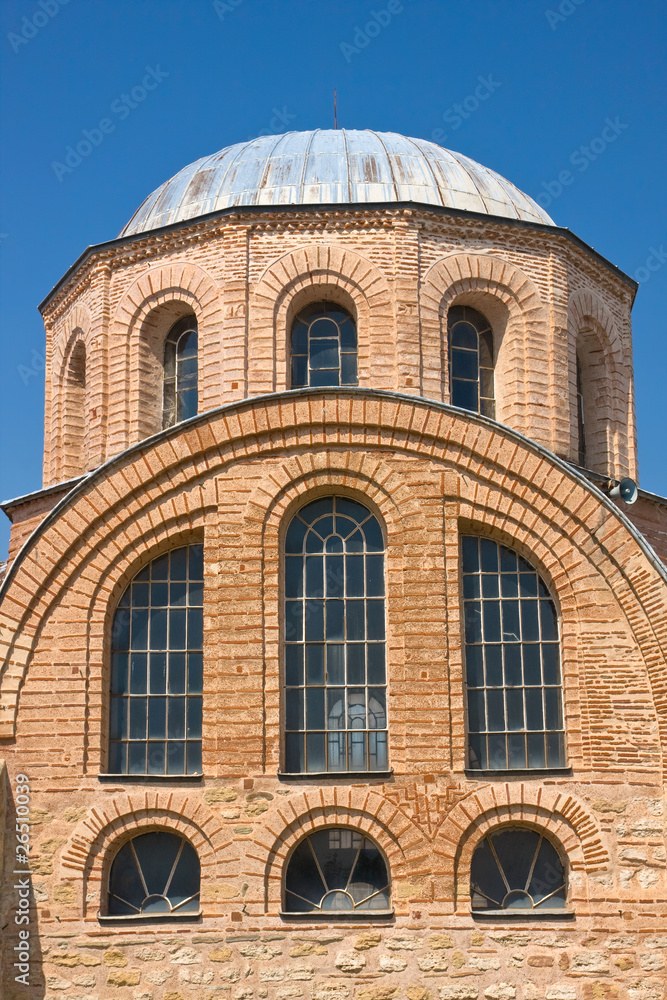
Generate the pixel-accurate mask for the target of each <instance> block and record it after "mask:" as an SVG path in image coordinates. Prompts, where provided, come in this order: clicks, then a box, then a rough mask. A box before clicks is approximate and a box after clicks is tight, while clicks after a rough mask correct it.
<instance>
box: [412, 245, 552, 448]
mask: <svg viewBox="0 0 667 1000" xmlns="http://www.w3.org/2000/svg"><path fill="white" fill-rule="evenodd" d="M455 303H461V304H464V305H471V306H473V307H474V308H476V309H478V310H479V311H480V312H483V313H484V314H485V315H486V317H487V319H488V320H489V322H490V323H491V325H492V326H493V328H494V352H495V354H496V359H495V361H496V364H495V372H496V415H497V419H498V420H500V421H501V422H502V423H506V424H508V425H509V426H510V427H513V428H514V429H515V430H518V431H521V432H523V433H525V432H526V431H527V430H528V428H530V427H532V428H534V427H535V426H536V423H535V417H536V409H535V403H534V401H533V402H532V403H531V404H530V412H528V409H527V407H528V397H529V390H530V393H532V398H533V400H534V399H535V398H537V397H538V394H539V396H541V397H543V398H544V403H543V404H542V406H543V407H544V412H545V416H547V418H548V419H549V421H550V422H551V413H552V402H553V401H552V400H551V398H550V383H549V371H550V368H551V364H552V362H551V360H550V349H551V346H552V345H551V336H550V330H549V317H548V311H547V309H546V306H545V304H544V302H543V301H542V299H541V298H540V295H539V293H538V291H537V288H536V287H535V285H534V284H533V282H532V281H531V280H530V278H528V277H527V275H525V274H524V273H523V272H522V271H520V270H519V268H517V267H516V266H515V265H513V264H510V263H509V261H507V260H503V259H502V258H501V257H496V256H491V255H490V254H481V253H453V254H451V255H450V256H448V257H444V258H442V259H441V260H438V261H436V262H435V264H433V265H432V266H431V267H430V268H429V270H428V271H427V272H426V274H425V275H424V279H423V282H422V285H421V291H420V309H421V326H422V343H423V348H422V350H423V368H424V390H423V391H424V394H425V395H426V396H429V397H433V398H435V399H442V400H443V401H445V402H448V401H449V358H448V351H447V313H448V311H449V308H450V306H452V305H453V304H455ZM521 372H523V373H525V374H526V375H527V376H528V377H529V378H530V387H529V386H528V384H527V383H526V381H525V380H522V379H520V378H517V373H521ZM542 443H543V444H545V445H547V446H549V445H550V444H551V442H550V441H544V442H542Z"/></svg>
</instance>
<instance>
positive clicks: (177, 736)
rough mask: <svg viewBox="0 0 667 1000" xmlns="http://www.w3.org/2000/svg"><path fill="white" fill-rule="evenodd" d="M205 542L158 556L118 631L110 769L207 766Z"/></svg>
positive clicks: (123, 609)
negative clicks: (203, 751)
mask: <svg viewBox="0 0 667 1000" xmlns="http://www.w3.org/2000/svg"><path fill="white" fill-rule="evenodd" d="M203 579H204V576H203V547H202V546H201V545H188V546H186V547H185V548H180V549H173V550H172V551H171V552H167V553H166V554H165V555H163V556H159V557H158V558H157V559H153V561H152V562H151V563H149V564H148V566H145V567H144V569H142V570H141V572H140V573H137V575H136V576H135V578H134V580H133V581H132V583H131V584H130V586H129V587H128V588H127V590H126V591H125V593H124V594H123V596H122V597H121V599H120V601H119V603H118V608H117V610H116V613H115V615H114V620H113V630H112V636H111V649H112V653H111V718H110V727H109V737H110V741H109V773H110V774H199V773H201V727H202V671H203V664H202V630H203V606H202V604H203V600H202V597H203Z"/></svg>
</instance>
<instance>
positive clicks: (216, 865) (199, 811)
mask: <svg viewBox="0 0 667 1000" xmlns="http://www.w3.org/2000/svg"><path fill="white" fill-rule="evenodd" d="M191 801H192V804H190V803H191ZM160 829H161V830H166V831H168V832H173V833H178V834H181V835H182V836H184V837H185V838H186V839H187V840H188V841H189V842H190V843H191V844H192V846H193V847H194V849H195V850H196V852H197V855H198V857H199V863H200V865H201V871H202V902H203V903H205V902H206V898H205V890H206V885H207V881H208V884H209V886H210V885H211V882H212V881H215V880H217V879H220V878H222V877H223V875H224V863H225V857H224V855H225V853H226V852H227V850H228V848H229V846H230V844H231V842H232V841H231V839H230V838H228V837H226V836H225V835H224V834H223V831H222V830H221V828H220V823H219V821H218V820H217V819H216V817H215V816H214V814H213V812H212V811H211V810H210V809H208V808H207V807H206V806H205V805H204V804H203V803H202V802H201V801H197V800H196V799H192V797H191V796H188V794H187V792H174V790H173V789H168V790H164V791H156V790H155V789H151V790H150V791H146V792H142V791H131V792H126V793H122V794H118V795H116V796H114V797H113V798H111V799H109V800H108V801H107V802H106V803H105V808H102V807H101V806H99V805H96V806H94V807H92V808H91V809H89V810H88V813H87V815H86V816H85V817H84V818H83V819H82V820H80V821H79V823H77V825H76V827H75V828H74V830H73V831H72V833H71V835H70V837H69V840H68V841H67V844H66V845H65V847H64V849H63V852H62V855H61V859H60V867H61V873H62V875H63V877H64V878H70V879H71V878H72V875H71V874H70V873H71V872H76V873H80V876H79V878H77V880H76V881H77V882H78V884H79V891H80V892H81V896H82V898H81V900H80V905H81V912H82V913H83V916H84V917H85V916H86V913H87V908H88V905H89V904H88V903H87V899H86V897H87V894H88V892H89V891H91V887H93V886H94V887H95V889H96V890H97V891H96V893H95V895H96V897H97V899H98V900H99V898H100V894H102V895H104V893H105V889H104V880H105V876H106V875H107V874H108V871H109V866H110V864H111V861H112V860H113V857H114V856H115V854H116V851H117V850H118V849H119V848H120V847H121V846H122V844H123V843H125V842H126V841H127V840H130V839H131V837H133V836H136V835H138V834H141V833H148V832H150V831H152V830H160ZM93 905H94V908H95V910H96V909H97V904H93Z"/></svg>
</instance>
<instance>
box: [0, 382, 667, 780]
mask: <svg viewBox="0 0 667 1000" xmlns="http://www.w3.org/2000/svg"><path fill="white" fill-rule="evenodd" d="M327 450H329V451H331V452H338V453H341V454H342V455H343V456H349V458H348V459H346V460H347V461H352V456H353V455H356V454H371V453H377V454H378V455H384V456H386V455H387V454H391V455H392V460H391V463H390V464H391V466H392V468H399V469H401V463H403V462H406V463H407V462H410V463H413V462H414V463H415V464H414V466H412V467H413V468H414V469H415V473H416V477H417V478H416V480H414V481H413V485H412V487H411V488H413V489H415V490H417V491H420V490H421V489H422V484H424V486H423V488H424V489H425V490H426V494H425V495H426V497H428V498H429V499H428V503H429V506H430V507H431V509H432V510H435V511H437V510H438V508H439V509H440V510H442V498H443V491H445V486H444V482H445V479H446V476H447V473H448V472H450V471H451V470H452V469H454V470H456V472H457V473H458V475H459V476H461V477H464V476H467V477H468V478H469V479H471V480H472V482H473V485H472V487H471V488H473V489H475V488H477V487H475V485H474V484H475V483H479V484H480V486H479V488H480V489H490V488H491V487H493V488H494V489H500V490H501V494H500V496H499V498H498V499H497V503H496V513H497V515H498V516H502V515H503V512H504V511H505V510H506V509H509V508H511V507H512V504H514V503H517V502H519V498H520V500H521V503H522V505H523V513H522V515H521V518H520V523H521V524H522V525H523V526H524V527H526V528H529V529H530V530H531V531H538V530H539V531H541V532H542V533H543V536H544V541H545V544H552V545H553V547H554V549H555V550H556V551H557V552H558V553H559V555H560V556H561V558H562V560H563V567H564V569H563V571H564V572H565V571H567V572H570V573H572V574H573V575H574V576H575V577H576V576H577V575H580V570H579V567H580V566H581V565H582V564H585V563H589V564H590V565H591V566H592V567H594V568H595V570H596V571H597V572H598V573H599V578H600V580H601V581H603V583H601V585H600V586H601V588H605V589H604V594H605V599H609V595H610V594H611V595H613V598H614V601H615V602H616V604H615V605H614V607H615V609H616V619H615V620H618V621H620V622H621V626H622V627H623V628H625V622H627V623H628V629H629V631H628V636H629V637H631V638H628V644H629V646H630V648H631V650H632V662H634V664H635V665H636V668H637V669H641V660H642V659H643V662H644V663H645V664H646V668H647V670H648V680H649V683H650V685H651V692H652V696H653V701H654V704H655V706H656V710H657V712H658V719H659V726H660V734H661V739H662V741H663V751H664V750H667V673H666V670H665V661H666V657H665V654H664V649H665V646H667V620H666V619H665V612H664V609H665V606H666V604H665V599H664V594H665V589H664V588H665V577H664V569H663V568H662V567H661V566H660V565H659V564H658V562H657V560H655V559H654V558H652V556H651V554H650V551H649V550H648V549H647V548H646V546H645V543H643V541H642V539H641V537H640V536H638V534H637V533H636V531H635V530H634V529H633V528H632V526H631V525H630V523H629V521H628V520H627V518H625V516H624V515H623V514H622V512H620V511H618V510H617V509H616V508H615V506H614V505H613V503H612V502H611V501H609V500H608V499H607V498H605V497H604V496H603V495H602V494H600V493H599V491H597V490H596V489H595V487H594V486H591V485H590V484H588V483H587V482H586V481H585V480H584V479H583V477H581V476H580V475H579V474H578V473H576V472H575V471H574V470H572V469H571V467H569V466H567V465H566V464H565V463H562V462H559V460H558V459H556V458H555V457H553V456H551V455H549V454H548V453H546V452H544V451H542V450H541V449H540V448H539V447H538V446H536V445H534V444H532V443H530V442H528V441H526V440H523V439H521V438H519V437H517V436H516V435H514V434H513V433H512V432H511V431H510V430H507V429H504V428H502V427H500V426H498V425H496V424H492V423H489V422H486V421H485V420H483V419H482V418H479V417H475V416H474V415H465V416H463V415H461V414H460V413H458V412H456V411H453V410H451V409H450V408H448V407H446V406H442V405H438V404H429V403H427V402H425V401H421V400H408V399H407V398H405V397H400V396H394V395H392V394H388V393H375V392H374V393H370V392H364V391H361V390H357V391H353V392H344V391H339V392H334V393H328V392H305V393H304V392H298V393H295V394H280V395H277V396H273V397H268V398H265V399H262V400H255V401H252V400H250V401H245V402H243V403H235V404H230V405H229V406H227V407H222V408H220V409H219V410H215V411H211V412H209V413H206V414H202V415H201V416H200V417H198V418H195V419H193V420H192V421H189V422H187V423H186V424H185V425H183V426H180V427H177V428H174V429H173V430H171V431H169V432H167V433H165V434H163V435H161V436H160V437H159V438H158V439H156V440H153V441H150V442H146V443H142V444H140V445H137V446H136V447H135V448H133V449H130V450H129V451H128V452H126V453H124V454H122V455H120V456H118V457H117V458H116V459H113V460H111V461H110V462H109V463H108V464H107V466H104V467H102V468H101V469H100V470H98V471H96V472H95V473H94V474H92V475H91V476H89V477H88V478H87V479H86V480H84V481H83V482H82V483H81V484H80V486H79V487H78V488H77V489H76V490H75V491H73V492H72V494H70V496H69V498H66V499H65V500H64V501H62V502H61V504H59V505H58V507H57V508H56V509H55V511H54V512H53V513H52V514H51V515H49V517H47V518H46V520H45V521H44V523H43V525H42V527H41V528H40V529H39V530H38V531H37V532H36V533H35V534H33V536H32V538H31V539H30V540H29V541H28V542H27V543H26V545H25V546H24V548H23V550H22V552H21V553H20V554H19V556H18V557H17V558H16V560H15V561H14V564H13V565H12V567H11V568H10V570H9V572H8V574H7V576H6V578H5V581H4V583H3V585H2V590H1V591H0V593H1V594H2V620H1V621H0V648H1V649H2V653H3V661H4V662H3V677H2V699H1V701H0V713H1V714H0V720H3V721H2V722H0V734H2V735H3V736H8V737H12V736H13V735H14V732H15V724H16V712H17V706H18V697H19V691H20V689H21V686H22V684H23V679H24V677H25V672H26V667H27V664H28V662H29V661H33V660H35V661H36V663H37V664H38V669H42V670H43V669H52V668H53V663H52V660H51V659H50V657H52V656H53V655H54V654H53V653H52V652H50V650H52V649H55V648H57V639H56V638H55V636H57V635H58V634H60V635H62V634H63V629H66V634H67V635H68V638H70V637H72V639H71V646H70V649H77V648H78V647H76V645H75V643H74V641H73V637H74V636H76V637H79V636H83V637H84V641H83V642H82V644H81V649H82V650H84V652H70V653H69V654H68V657H70V658H71V659H72V662H74V663H75V664H77V663H82V664H83V666H84V667H85V668H86V669H87V670H89V673H88V675H87V676H88V679H89V680H88V685H89V686H90V684H91V683H93V682H99V676H100V674H99V670H100V669H101V668H100V662H101V658H102V652H101V651H102V639H101V637H100V636H101V631H102V625H101V624H100V622H99V620H96V621H95V622H88V621H87V617H86V616H87V609H88V605H89V599H90V592H91V590H92V589H94V588H96V587H101V588H104V586H105V582H104V577H105V572H106V571H107V569H108V568H109V567H110V566H112V565H113V563H114V561H115V560H116V559H117V558H118V553H119V552H124V551H125V552H127V551H129V550H131V549H132V548H133V546H134V544H135V541H136V544H137V545H139V546H141V545H145V546H148V545H149V544H150V543H152V542H153V541H154V539H155V538H156V537H157V536H163V535H164V534H165V533H167V534H168V533H169V532H170V531H171V532H173V533H177V531H178V526H179V524H184V523H185V524H187V523H191V524H195V523H196V524H198V525H201V524H202V523H203V522H204V521H205V519H206V518H207V516H208V515H209V512H210V511H211V508H215V507H217V506H219V501H218V496H223V497H224V495H225V492H226V491H227V492H228V493H229V505H231V506H232V507H233V506H234V504H236V503H237V500H238V497H243V496H244V495H247V492H248V488H249V486H248V483H249V479H248V476H249V475H250V477H251V478H252V476H254V475H256V474H257V472H256V470H257V469H260V474H261V475H262V476H264V477H265V483H266V484H268V492H269V493H271V494H273V493H274V492H275V486H274V484H272V483H271V474H272V470H273V469H274V468H275V466H276V465H278V464H279V463H280V462H281V461H284V459H285V454H286V453H287V454H289V456H290V458H293V459H294V460H296V461H297V462H299V461H301V460H302V459H303V456H304V455H305V454H307V453H309V452H313V451H315V452H319V453H326V452H327ZM239 463H240V472H239V473H238V477H239V478H236V479H235V478H234V475H235V472H234V470H235V468H236V466H237V465H239ZM244 463H246V464H244ZM250 469H252V470H253V471H252V472H249V470H250ZM218 484H221V485H218ZM234 489H236V490H238V491H239V492H238V496H237V497H234V494H233V491H234ZM447 489H449V488H447ZM218 490H220V493H218ZM229 505H228V506H227V507H225V506H224V505H222V506H220V514H219V515H218V518H219V519H218V520H215V521H214V522H213V523H212V528H211V530H212V532H213V534H212V536H211V537H212V538H213V543H214V544H217V542H216V538H217V537H218V535H220V536H221V534H222V533H223V532H224V531H225V530H229V535H230V540H231V541H230V544H231V543H233V542H235V540H236V538H237V535H238V531H237V524H238V518H237V519H236V520H235V521H234V520H232V522H231V527H230V528H229V529H227V527H226V525H225V518H224V517H223V516H222V515H223V514H224V513H225V511H226V510H227V509H229ZM537 526H539V528H538V527H537ZM439 530H440V533H441V538H442V526H441V527H440V529H439ZM508 530H509V529H508ZM216 532H217V533H218V534H217V535H216ZM566 536H567V539H566ZM566 541H567V546H568V548H567V550H566V549H565V545H566ZM213 558H214V557H213ZM233 568H234V572H237V564H236V563H234V566H233ZM260 570H261V565H260V564H258V565H256V566H253V567H251V571H252V572H254V573H259V572H260ZM72 580H75V581H77V580H78V581H80V583H79V584H78V585H77V588H76V593H74V592H72V591H69V590H68V584H69V582H71V581H72ZM231 583H232V585H233V586H234V587H235V588H238V587H241V586H245V585H246V584H245V578H237V579H233V580H232V581H231ZM601 592H602V590H601ZM63 594H68V595H71V599H70V597H69V596H68V599H67V601H63V600H62V596H61V595H63ZM80 595H83V598H84V600H83V601H79V600H78V596H80ZM75 597H76V598H77V599H76V600H75ZM585 603H586V602H585ZM586 606H588V607H591V603H590V599H588V601H587V604H586ZM623 616H624V617H623ZM606 634H608V628H607V633H606ZM40 636H41V637H43V639H44V641H43V642H40V643H37V638H38V637H40ZM86 636H89V637H90V639H89V640H88V639H87V638H86ZM88 641H90V643H91V645H90V646H89V645H88ZM89 649H90V650H93V649H94V650H95V651H96V652H95V657H96V659H95V658H92V661H91V663H92V665H91V666H90V667H89V666H88V663H87V661H86V656H87V655H88V654H87V652H86V650H89ZM593 652H594V651H593ZM623 655H624V662H628V661H627V655H626V653H625V650H623ZM260 661H261V654H260V655H258V663H259V662H260ZM58 662H60V660H59V661H58ZM614 662H616V661H614ZM610 663H611V661H610ZM593 667H596V664H595V663H594V662H593V661H591V662H590V663H589V669H592V668H593ZM234 669H235V668H234ZM610 669H611V667H610ZM613 669H618V667H614V668H613ZM633 669H634V667H633ZM96 671H97V673H96ZM642 684H643V685H644V686H645V684H646V681H645V680H644V679H643V677H642ZM599 693H600V694H602V693H603V692H599ZM610 718H611V716H610ZM609 725H610V727H611V728H610V731H612V732H613V725H612V722H610V723H609ZM644 735H645V738H646V739H645V744H644V743H643V742H641V740H640V744H641V746H646V748H649V747H653V746H654V743H653V741H654V737H653V736H652V735H651V733H650V730H649V729H648V728H647V729H646V730H645V731H644ZM642 738H643V737H642ZM231 742H233V741H231V740H230V743H231ZM656 751H657V742H656V745H655V747H654V749H652V750H651V751H650V752H652V753H655V752H656ZM642 752H646V751H642ZM628 766H630V765H628Z"/></svg>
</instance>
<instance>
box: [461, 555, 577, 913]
mask: <svg viewBox="0 0 667 1000" xmlns="http://www.w3.org/2000/svg"><path fill="white" fill-rule="evenodd" d="M461 555H462V569H463V590H464V595H475V594H479V598H476V599H472V598H471V599H465V600H464V630H465V655H466V679H467V686H468V733H469V759H470V760H471V761H473V760H474V761H475V762H476V764H475V765H474V766H478V767H480V766H482V765H481V764H480V763H479V761H481V760H485V763H484V765H483V766H484V767H488V768H490V769H493V768H499V769H505V768H510V769H511V768H525V767H540V768H541V767H545V766H561V762H562V760H564V734H563V715H562V694H561V689H560V684H559V678H560V671H559V662H558V660H559V648H558V640H557V636H558V624H557V620H556V614H555V606H554V603H553V601H552V600H551V599H550V597H549V596H548V590H547V589H546V587H545V585H544V583H543V581H542V580H541V579H540V577H539V576H538V574H537V573H536V572H535V570H534V569H533V567H532V566H530V565H529V564H528V562H527V561H526V560H525V559H523V558H522V557H520V556H517V554H516V553H514V552H512V551H511V550H510V549H507V548H506V547H505V546H502V545H499V544H498V543H497V542H494V541H493V540H492V539H489V538H481V539H478V538H475V537H474V536H464V537H463V538H462V540H461ZM478 557H479V563H478ZM478 565H479V568H480V570H481V571H482V572H481V575H479V576H478V575H477V574H475V575H473V574H472V573H468V572H466V570H467V569H475V568H476V567H477V566H478ZM476 581H481V584H482V586H481V593H480V592H479V591H478V590H477V588H476V587H475V586H474V584H475V582H476ZM498 583H499V584H500V586H499V588H498ZM538 592H539V594H541V595H546V596H543V597H541V598H538V597H537V594H538ZM498 595H499V596H498ZM480 626H481V627H480ZM501 626H502V632H501ZM545 634H546V635H548V636H549V637H550V641H547V642H544V641H543V642H540V637H544V635H545ZM501 637H502V644H501ZM501 656H502V663H501ZM482 664H483V665H484V674H483V676H482ZM501 667H502V668H503V669H501ZM545 682H546V683H547V684H550V686H548V687H545V686H544V684H545ZM485 719H486V726H487V727H488V729H487V731H488V732H489V736H488V739H487V740H486V742H485V741H484V740H481V739H477V737H476V734H477V732H479V731H484V720H485ZM526 732H528V733H529V734H530V738H529V739H528V738H527V736H526V735H524V733H526ZM551 734H553V735H554V737H555V740H554V743H553V746H554V757H553V759H554V760H556V759H558V761H559V763H558V765H556V764H554V763H553V761H552V760H550V758H549V742H548V741H549V736H550V735H551ZM545 761H546V762H545ZM471 766H473V765H471ZM522 898H523V897H520V896H518V897H517V898H516V899H515V900H514V902H513V903H512V905H513V906H523V905H524V903H523V902H522Z"/></svg>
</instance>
